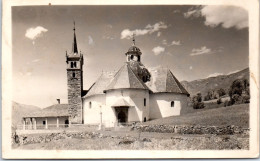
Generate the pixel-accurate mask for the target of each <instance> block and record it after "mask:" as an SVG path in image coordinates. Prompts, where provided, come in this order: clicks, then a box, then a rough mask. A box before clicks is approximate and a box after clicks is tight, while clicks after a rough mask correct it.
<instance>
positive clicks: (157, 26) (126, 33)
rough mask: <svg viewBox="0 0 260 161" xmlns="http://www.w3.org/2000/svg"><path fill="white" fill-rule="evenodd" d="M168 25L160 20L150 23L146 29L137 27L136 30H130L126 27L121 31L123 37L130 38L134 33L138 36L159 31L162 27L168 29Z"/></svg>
mask: <svg viewBox="0 0 260 161" xmlns="http://www.w3.org/2000/svg"><path fill="white" fill-rule="evenodd" d="M167 27H168V26H167V25H166V24H165V23H164V22H158V23H155V24H154V25H150V24H148V25H147V26H146V27H145V28H144V29H135V30H132V31H131V30H129V29H124V30H123V31H122V32H121V39H130V38H131V37H132V36H133V34H135V35H136V36H141V35H146V34H152V33H154V32H157V31H159V30H160V29H166V28H167Z"/></svg>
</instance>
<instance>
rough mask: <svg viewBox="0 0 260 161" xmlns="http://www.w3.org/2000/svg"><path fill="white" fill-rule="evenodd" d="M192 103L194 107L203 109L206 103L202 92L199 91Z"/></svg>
mask: <svg viewBox="0 0 260 161" xmlns="http://www.w3.org/2000/svg"><path fill="white" fill-rule="evenodd" d="M192 104H193V108H194V109H201V108H204V107H205V105H204V103H203V102H202V96H201V93H197V95H195V96H193V97H192Z"/></svg>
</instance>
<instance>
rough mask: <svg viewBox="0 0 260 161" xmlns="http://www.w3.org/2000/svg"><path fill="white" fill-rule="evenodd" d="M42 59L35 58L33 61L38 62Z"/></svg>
mask: <svg viewBox="0 0 260 161" xmlns="http://www.w3.org/2000/svg"><path fill="white" fill-rule="evenodd" d="M39 61H40V59H34V60H33V61H32V62H33V63H37V62H39Z"/></svg>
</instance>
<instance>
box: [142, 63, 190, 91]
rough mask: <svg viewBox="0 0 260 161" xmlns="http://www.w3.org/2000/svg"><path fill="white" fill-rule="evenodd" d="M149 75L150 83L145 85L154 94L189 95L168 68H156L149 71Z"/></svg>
mask: <svg viewBox="0 0 260 161" xmlns="http://www.w3.org/2000/svg"><path fill="white" fill-rule="evenodd" d="M150 73H151V75H152V76H151V81H150V82H147V83H146V84H147V86H148V87H149V88H150V89H151V90H152V91H153V92H154V93H160V92H168V93H171V92H172V93H182V94H187V95H189V93H188V92H187V91H186V90H185V88H184V87H183V86H182V85H181V83H180V82H179V81H178V80H177V78H176V77H175V76H174V75H173V74H172V72H171V71H170V70H169V69H168V68H163V67H157V68H154V69H152V70H150Z"/></svg>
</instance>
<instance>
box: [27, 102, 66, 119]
mask: <svg viewBox="0 0 260 161" xmlns="http://www.w3.org/2000/svg"><path fill="white" fill-rule="evenodd" d="M68 108H69V106H68V104H55V105H52V106H49V107H46V108H43V109H40V110H38V111H34V112H31V113H28V114H26V115H25V116H23V117H24V118H25V117H58V116H69V112H68Z"/></svg>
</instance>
